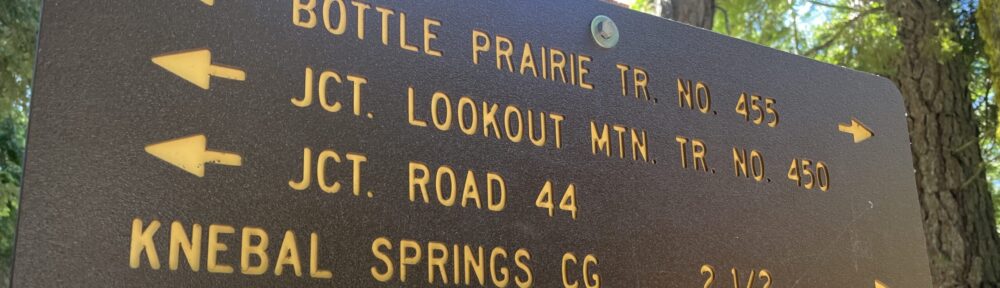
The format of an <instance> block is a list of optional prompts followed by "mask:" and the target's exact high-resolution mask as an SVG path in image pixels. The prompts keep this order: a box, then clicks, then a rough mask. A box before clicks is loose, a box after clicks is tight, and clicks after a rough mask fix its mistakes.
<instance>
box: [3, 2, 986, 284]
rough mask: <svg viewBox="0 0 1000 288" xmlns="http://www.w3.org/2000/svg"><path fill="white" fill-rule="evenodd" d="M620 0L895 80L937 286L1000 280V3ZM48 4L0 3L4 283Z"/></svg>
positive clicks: (684, 20) (672, 17)
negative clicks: (904, 108)
mask: <svg viewBox="0 0 1000 288" xmlns="http://www.w3.org/2000/svg"><path fill="white" fill-rule="evenodd" d="M609 1H610V0H609ZM617 1H618V2H617V3H618V4H619V5H622V6H626V7H630V8H632V9H635V10H639V11H643V12H646V13H650V14H655V15H659V16H662V17H665V18H670V19H674V20H676V21H680V22H684V23H688V24H690V25H693V26H699V27H702V28H705V29H710V30H713V31H715V32H717V33H721V34H725V35H729V36H732V37H736V38H740V39H744V40H747V41H751V42H755V43H758V44H761V45H765V46H769V47H773V48H775V49H780V50H783V51H786V52H789V53H793V54H797V55H801V56H804V57H809V58H813V59H816V60H819V61H823V62H827V63H831V64H836V65H841V66H845V67H849V68H852V69H857V70H861V71H867V72H870V73H874V74H878V75H881V76H884V77H887V78H889V79H892V80H893V81H895V82H896V84H897V85H898V86H899V87H900V90H901V91H902V93H903V97H904V100H905V102H906V106H907V110H908V111H909V112H908V119H909V122H908V123H909V127H910V138H911V142H913V146H912V147H913V155H914V168H915V171H916V174H917V175H916V176H917V186H918V190H919V191H917V192H918V193H919V197H920V200H921V206H922V208H923V216H924V219H923V220H924V228H925V230H926V236H927V244H928V253H929V255H930V257H931V266H932V268H931V269H932V275H933V278H934V281H935V287H1000V237H998V236H997V235H998V234H997V232H998V230H1000V229H998V227H1000V217H998V215H997V214H996V213H995V212H994V211H995V210H996V208H995V207H1000V195H998V191H1000V162H998V160H1000V141H998V136H997V135H998V133H997V127H998V125H997V123H998V106H997V99H996V95H997V91H1000V0H978V1H977V0H617ZM40 2H41V0H0V279H6V278H7V277H8V276H9V273H10V271H9V270H10V269H9V268H10V265H11V254H12V250H11V249H12V247H13V241H14V238H13V236H14V232H15V224H16V223H17V219H16V218H17V209H18V193H19V188H20V179H21V171H22V169H21V164H22V161H23V155H24V145H25V135H24V133H25V127H26V125H27V124H28V123H27V116H28V115H27V114H28V103H29V99H30V98H31V79H32V68H33V65H34V53H35V40H36V38H35V37H36V34H37V32H38V23H39V11H40V5H41V4H40ZM649 41H656V40H655V39H649ZM6 285H8V284H7V281H0V287H6Z"/></svg>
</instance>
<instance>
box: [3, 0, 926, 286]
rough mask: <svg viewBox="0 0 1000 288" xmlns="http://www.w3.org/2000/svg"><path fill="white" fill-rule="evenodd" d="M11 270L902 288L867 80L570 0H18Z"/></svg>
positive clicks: (890, 100) (885, 126) (907, 250)
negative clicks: (16, 206) (21, 75)
mask: <svg viewBox="0 0 1000 288" xmlns="http://www.w3.org/2000/svg"><path fill="white" fill-rule="evenodd" d="M42 19H43V21H42V30H41V34H40V44H39V53H38V63H37V77H36V82H35V84H36V85H35V87H34V90H33V93H34V94H33V97H32V98H33V103H32V105H31V107H32V111H31V125H30V131H29V138H28V143H29V146H28V152H27V164H26V171H25V177H24V190H23V194H22V195H23V198H22V199H23V204H22V211H23V212H22V213H21V215H20V225H19V230H18V234H17V235H18V239H17V249H16V258H15V262H16V263H15V268H14V280H13V281H14V282H13V283H14V285H15V286H18V287H65V286H82V287H111V286H113V287H178V286H180V287H219V286H229V287H289V286H296V287H330V286H339V287H399V286H409V287H430V286H434V287H438V286H462V287H468V286H477V287H478V286H486V287H529V286H530V287H588V288H589V287H601V286H603V287H754V288H757V287H771V285H774V286H775V287H928V286H929V285H930V284H929V283H930V277H929V269H928V264H927V263H928V261H927V255H926V253H925V248H924V236H923V233H922V228H921V224H920V212H919V206H918V203H917V198H916V188H915V183H914V177H913V176H912V175H913V167H912V164H911V158H910V152H909V144H908V138H907V133H906V131H907V130H906V129H907V127H906V122H905V118H904V110H903V105H902V102H901V101H902V99H901V97H900V95H899V93H898V92H897V91H896V89H895V88H894V86H893V85H892V83H890V82H889V81H886V80H885V79H881V78H879V77H876V76H872V75H868V74H864V73H858V72H855V71H850V70H847V69H844V68H839V67H834V66H830V65H825V64H821V63H818V62H815V61H812V60H808V59H805V58H801V57H796V56H792V55H788V54H785V53H781V52H778V51H775V50H771V49H768V48H764V47H760V46H757V45H753V44H750V43H747V42H743V41H739V40H734V39H731V38H727V37H723V36H720V35H718V34H715V33H712V32H709V31H704V30H700V29H695V28H692V27H689V26H685V25H681V24H677V23H673V22H669V21H666V20H662V19H657V18H655V17H651V16H648V15H642V14H639V13H636V12H632V11H628V10H626V9H622V8H620V7H614V6H612V5H609V4H606V3H600V2H597V1H575V0H559V1H539V2H531V3H527V2H522V1H361V0H357V1H350V0H343V1H340V0H281V1H263V0H241V1H226V0H220V1H204V0H203V1H197V0H190V1H124V0H120V1H112V0H93V1H65V0H63V1H60V0H49V1H46V2H45V10H44V15H43V18H42Z"/></svg>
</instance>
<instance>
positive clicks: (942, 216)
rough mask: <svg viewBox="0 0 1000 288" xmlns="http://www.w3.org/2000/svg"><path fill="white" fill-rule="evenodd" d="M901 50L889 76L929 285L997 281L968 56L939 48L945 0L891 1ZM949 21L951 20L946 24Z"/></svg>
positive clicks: (999, 265)
mask: <svg viewBox="0 0 1000 288" xmlns="http://www.w3.org/2000/svg"><path fill="white" fill-rule="evenodd" d="M887 2H888V3H887V4H888V5H887V6H886V8H887V9H888V11H889V12H890V13H892V15H894V16H896V17H898V18H899V24H898V32H897V34H898V37H899V40H900V41H901V43H902V45H903V48H904V55H903V56H902V57H901V59H900V63H899V64H898V72H897V75H895V76H894V77H893V78H894V79H893V80H894V81H895V82H896V84H897V85H898V86H899V88H900V90H901V91H902V93H903V98H904V100H905V102H906V106H907V107H906V108H907V111H908V112H909V113H908V121H907V122H908V124H909V128H910V141H911V142H912V149H913V160H914V168H915V170H916V179H917V190H918V191H917V192H918V193H919V198H920V205H921V206H922V208H923V209H922V210H923V211H922V212H923V213H922V214H923V220H924V230H925V234H926V237H927V239H926V240H927V251H928V255H929V256H930V260H931V276H932V278H933V279H934V286H935V287H1000V250H998V242H1000V239H998V236H997V231H996V226H995V225H994V218H993V217H994V211H993V202H992V200H991V196H990V190H989V186H988V185H989V184H988V183H987V181H986V175H985V169H984V166H983V158H982V155H981V154H980V150H979V142H978V137H979V131H978V127H977V124H976V123H977V122H976V121H977V120H976V119H975V116H974V115H973V114H972V98H971V96H970V91H969V88H968V86H969V85H968V84H969V72H970V70H969V69H970V65H971V64H970V63H971V61H970V60H971V59H972V57H971V56H970V55H967V54H963V53H967V52H957V54H955V55H947V53H944V52H942V51H941V50H942V49H941V41H942V38H941V37H942V36H951V35H942V33H954V32H943V30H944V29H945V28H950V29H949V30H944V31H958V30H956V29H954V27H955V25H956V23H955V19H957V18H956V17H955V15H954V13H953V12H952V11H951V5H952V4H954V3H953V1H945V0H895V1H892V0H890V1H887ZM949 25H951V26H949Z"/></svg>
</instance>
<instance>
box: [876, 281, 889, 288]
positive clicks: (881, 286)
mask: <svg viewBox="0 0 1000 288" xmlns="http://www.w3.org/2000/svg"><path fill="white" fill-rule="evenodd" d="M875 288H889V286H886V285H885V283H882V281H878V280H875Z"/></svg>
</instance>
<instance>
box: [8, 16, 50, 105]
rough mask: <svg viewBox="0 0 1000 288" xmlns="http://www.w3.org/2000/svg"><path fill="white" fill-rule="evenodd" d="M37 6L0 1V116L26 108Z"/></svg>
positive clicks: (36, 27) (33, 52)
mask: <svg viewBox="0 0 1000 288" xmlns="http://www.w3.org/2000/svg"><path fill="white" fill-rule="evenodd" d="M40 5H41V1H40V0H3V1H0V115H4V116H7V115H10V114H11V113H12V112H18V111H19V112H24V111H27V107H28V97H29V96H28V95H29V93H30V89H31V78H32V69H33V67H34V58H35V55H34V54H35V38H36V37H35V35H36V34H37V31H38V19H39V15H38V14H39V6H40Z"/></svg>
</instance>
